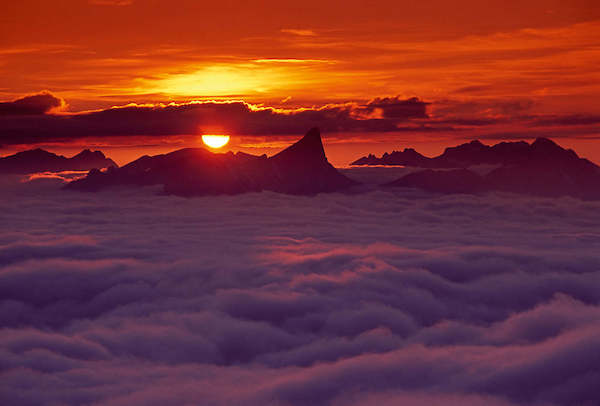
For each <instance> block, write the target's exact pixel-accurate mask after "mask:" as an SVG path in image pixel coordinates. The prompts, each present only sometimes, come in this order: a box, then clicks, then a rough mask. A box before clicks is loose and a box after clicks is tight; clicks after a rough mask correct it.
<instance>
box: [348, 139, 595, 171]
mask: <svg viewBox="0 0 600 406" xmlns="http://www.w3.org/2000/svg"><path fill="white" fill-rule="evenodd" d="M576 156H577V154H575V152H574V151H573V150H566V149H563V148H561V147H560V146H558V145H557V144H555V143H554V142H553V141H551V140H549V139H547V138H538V139H537V140H535V142H533V143H532V144H528V143H527V142H525V141H518V142H501V143H499V144H496V145H492V146H489V145H485V144H482V143H481V142H480V141H478V140H475V141H471V142H469V143H466V144H461V145H458V146H456V147H450V148H446V150H445V151H444V153H442V154H441V155H439V156H437V157H434V158H428V157H426V156H423V155H421V154H419V153H418V152H417V151H415V150H414V149H412V148H407V149H405V150H404V151H394V152H392V153H391V154H388V153H385V154H383V155H382V156H381V157H380V158H378V157H376V156H374V155H372V154H371V155H368V156H366V157H362V158H360V159H358V160H356V161H354V162H352V163H351V165H356V166H358V165H402V166H410V167H419V168H430V169H442V168H445V169H449V168H468V167H470V166H474V165H517V164H524V163H527V162H531V161H532V160H538V159H542V160H549V159H550V160H554V159H559V160H564V159H569V158H573V157H576ZM587 162H589V161H587ZM589 163H590V164H591V162H589ZM592 165H593V164H592Z"/></svg>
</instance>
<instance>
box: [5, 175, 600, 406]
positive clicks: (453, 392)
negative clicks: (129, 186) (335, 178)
mask: <svg viewBox="0 0 600 406" xmlns="http://www.w3.org/2000/svg"><path fill="white" fill-rule="evenodd" d="M2 182H3V184H2V187H3V190H5V191H6V192H7V193H6V195H7V197H6V198H4V199H2V202H0V206H1V207H0V209H1V212H2V213H3V218H4V219H5V220H4V222H3V224H4V226H3V229H2V231H1V232H0V298H1V299H0V321H1V323H2V326H1V327H2V334H0V365H2V367H1V369H0V370H1V372H0V398H1V399H3V403H7V404H12V405H37V404H66V405H71V404H72V405H75V404H97V405H164V404H189V403H196V402H202V404H206V405H393V404H400V403H402V404H410V405H428V404H447V405H471V406H475V405H494V406H496V405H498V406H500V405H501V406H507V405H545V406H547V405H590V406H591V405H594V404H596V402H597V382H598V379H600V371H599V370H598V365H600V358H599V354H600V327H599V326H600V324H599V323H598V321H600V306H599V305H600V292H599V291H598V289H597V286H599V283H600V273H599V272H598V270H599V269H600V260H599V259H598V255H597V253H598V251H599V249H600V234H598V228H599V226H600V224H599V219H598V216H597V213H598V209H600V207H599V204H598V203H594V202H582V201H578V200H574V199H570V198H561V199H542V198H521V197H514V196H510V195H488V196H461V195H453V196H441V197H440V196H430V195H427V194H424V193H421V192H415V191H411V190H404V191H376V192H371V193H365V194H360V195H353V196H349V195H343V194H328V195H319V196H316V197H312V198H310V197H292V196H286V195H280V194H275V193H250V194H245V195H239V196H220V197H207V198H196V199H183V198H177V197H172V196H160V195H157V194H156V193H155V192H156V191H155V190H154V189H146V190H142V191H140V190H136V191H123V192H122V193H121V194H119V195H115V194H113V193H98V194H79V193H75V192H73V193H69V192H65V191H59V190H58V186H59V184H58V182H57V181H56V179H36V180H34V181H32V182H29V183H21V182H18V181H15V179H14V178H12V179H8V178H6V179H3V180H2Z"/></svg>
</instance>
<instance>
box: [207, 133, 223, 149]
mask: <svg viewBox="0 0 600 406" xmlns="http://www.w3.org/2000/svg"><path fill="white" fill-rule="evenodd" d="M202 142H204V143H205V144H206V145H208V146H209V147H211V148H221V147H224V146H225V145H227V143H228V142H229V135H203V136H202Z"/></svg>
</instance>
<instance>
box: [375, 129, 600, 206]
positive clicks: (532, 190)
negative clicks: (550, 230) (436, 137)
mask: <svg viewBox="0 0 600 406" xmlns="http://www.w3.org/2000/svg"><path fill="white" fill-rule="evenodd" d="M478 151H479V152H478ZM477 153H480V154H481V155H482V157H479V158H478V157H477V156H476V155H477ZM441 157H443V158H444V162H446V163H449V162H453V163H455V164H458V163H459V164H461V165H464V164H466V163H467V162H470V163H471V165H470V166H472V165H480V164H494V163H495V164H496V165H497V167H496V168H494V169H492V170H491V171H490V172H488V173H487V174H485V175H481V174H478V173H477V172H475V171H473V170H469V169H467V168H460V169H450V170H444V169H425V170H422V171H418V172H413V173H410V174H408V175H405V176H403V177H401V178H400V179H397V180H395V181H393V182H391V183H388V184H387V185H386V186H403V187H417V188H421V189H425V190H429V191H434V192H440V193H479V192H486V191H503V192H513V193H520V194H528V195H537V196H554V197H557V196H573V197H578V198H582V199H600V167H598V166H597V165H596V164H594V163H592V162H590V161H588V160H587V159H583V158H580V157H579V156H578V155H577V154H576V153H575V151H573V150H570V149H564V148H562V147H560V146H559V145H557V144H556V143H555V142H553V141H551V140H549V139H547V138H538V139H537V140H535V141H534V142H533V143H532V144H528V143H526V142H523V141H520V142H512V143H510V142H503V143H500V144H497V145H494V146H493V147H486V146H485V145H483V144H480V143H478V142H471V143H469V144H463V145H460V146H458V147H455V148H448V149H446V151H445V152H444V154H442V156H441ZM433 159H437V158H433Z"/></svg>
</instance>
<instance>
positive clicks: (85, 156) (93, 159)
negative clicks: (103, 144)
mask: <svg viewBox="0 0 600 406" xmlns="http://www.w3.org/2000/svg"><path fill="white" fill-rule="evenodd" d="M111 166H114V167H117V166H118V165H117V164H116V163H115V162H114V161H113V160H112V159H110V158H107V157H105V156H104V154H103V153H102V152H100V151H90V150H89V149H86V150H83V151H81V152H80V153H79V154H77V155H75V156H74V157H71V158H67V157H64V156H62V155H56V154H53V153H52V152H48V151H45V150H43V149H40V148H37V149H31V150H28V151H22V152H18V153H16V154H14V155H10V156H7V157H4V158H0V174H26V173H36V172H61V171H88V170H90V169H94V168H109V167H111Z"/></svg>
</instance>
